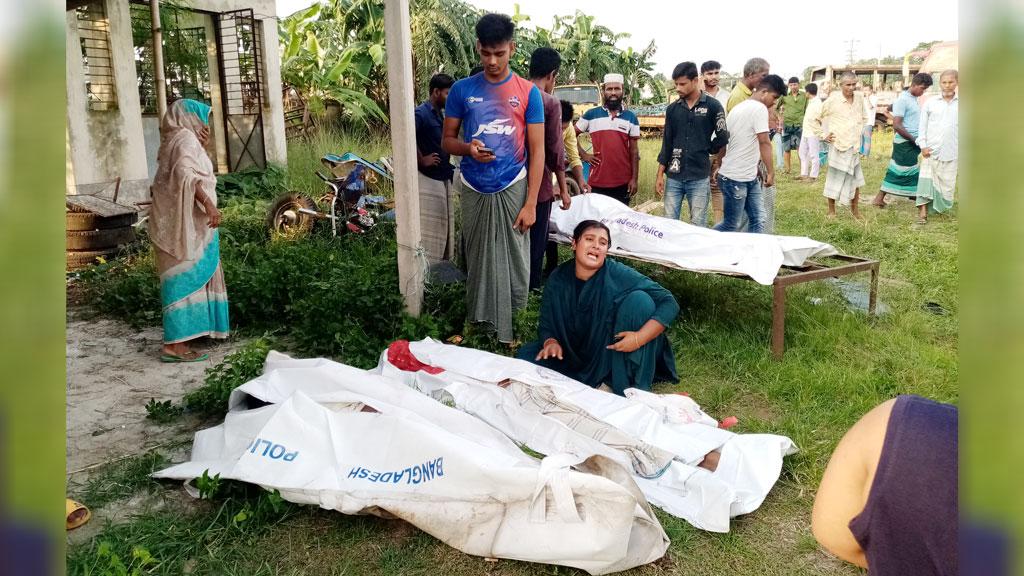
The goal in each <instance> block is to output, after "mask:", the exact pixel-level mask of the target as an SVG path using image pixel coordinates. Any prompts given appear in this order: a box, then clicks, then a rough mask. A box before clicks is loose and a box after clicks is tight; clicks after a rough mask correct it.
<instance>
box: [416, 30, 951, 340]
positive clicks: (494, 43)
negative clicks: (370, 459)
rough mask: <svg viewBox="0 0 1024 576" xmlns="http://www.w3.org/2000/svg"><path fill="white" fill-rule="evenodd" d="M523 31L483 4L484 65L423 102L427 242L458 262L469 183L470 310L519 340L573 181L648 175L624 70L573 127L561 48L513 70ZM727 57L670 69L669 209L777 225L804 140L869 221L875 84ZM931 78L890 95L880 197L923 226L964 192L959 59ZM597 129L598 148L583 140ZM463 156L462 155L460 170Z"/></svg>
mask: <svg viewBox="0 0 1024 576" xmlns="http://www.w3.org/2000/svg"><path fill="white" fill-rule="evenodd" d="M514 32H515V26H514V23H513V22H512V20H511V19H510V18H509V17H507V16H505V15H502V14H487V15H485V16H483V17H481V19H480V20H479V21H478V23H477V25H476V35H477V51H478V54H479V56H480V64H481V66H480V67H478V69H479V71H477V70H474V73H473V74H472V75H471V76H469V77H467V78H463V79H461V80H458V81H455V80H454V79H453V78H451V77H450V76H448V75H445V74H437V75H435V76H434V77H433V78H432V79H431V80H430V85H429V91H430V93H429V98H428V100H427V101H426V102H424V103H423V104H422V105H420V106H419V107H418V108H417V109H416V112H415V119H416V144H417V154H418V159H419V171H420V178H419V179H420V183H419V184H420V186H419V187H420V194H421V200H420V203H421V231H422V237H423V247H424V250H425V252H426V254H427V257H428V260H430V261H431V262H432V263H433V262H438V261H442V260H450V259H452V257H453V254H454V253H455V252H456V246H455V239H454V238H455V236H454V228H455V226H454V222H455V213H454V212H455V210H454V206H455V203H454V202H453V198H454V195H457V196H458V199H459V205H460V206H461V223H462V227H461V229H462V235H461V239H460V249H459V250H458V251H459V252H460V253H461V255H462V256H464V262H465V266H466V270H467V304H468V313H469V319H470V321H473V322H485V323H488V324H490V325H491V327H493V328H494V330H495V331H496V333H497V337H498V339H499V340H500V341H502V342H512V340H513V334H512V318H513V314H514V313H515V311H516V310H518V309H520V308H522V307H524V306H525V304H526V300H527V296H528V293H529V290H531V289H534V290H535V289H538V288H540V286H541V284H542V280H543V278H544V277H546V275H547V274H548V273H550V272H551V270H552V269H553V268H554V266H555V265H557V263H558V262H557V250H556V247H555V246H554V244H553V243H551V242H549V241H548V239H547V232H548V226H547V225H548V220H549V218H550V215H551V211H552V210H553V209H555V208H553V207H554V206H555V205H556V204H557V206H558V207H559V208H560V209H563V210H564V209H568V207H569V206H570V204H571V202H572V198H571V196H570V194H569V192H568V187H567V181H568V179H572V180H573V181H575V183H576V187H578V188H579V189H580V191H581V192H583V193H588V192H592V193H596V194H603V195H606V196H609V197H611V198H615V199H616V200H618V201H620V202H622V203H624V204H626V205H628V204H629V203H630V201H631V199H632V198H633V197H634V196H635V195H636V194H637V191H638V186H639V175H640V152H639V145H638V144H639V139H640V123H639V121H638V119H637V116H636V115H635V114H634V113H633V112H632V111H631V110H629V109H628V108H626V106H625V103H624V101H623V97H624V89H625V86H624V78H623V76H622V75H621V74H616V73H610V74H607V75H605V77H604V79H603V80H604V82H603V84H602V104H601V105H600V106H597V107H594V108H591V109H590V110H587V111H586V112H585V113H584V114H583V115H582V116H581V117H580V118H579V119H578V120H577V121H576V123H575V124H573V123H572V120H573V109H572V105H571V104H569V103H568V102H565V101H559V100H558V99H557V98H556V97H555V96H553V92H554V88H555V82H556V78H557V76H558V72H559V70H560V67H561V57H560V55H559V53H558V52H557V51H556V50H554V49H552V48H547V47H544V48H538V49H537V50H535V51H534V52H533V53H532V54H531V55H530V69H529V78H528V79H526V78H521V77H519V76H518V75H516V74H515V73H513V72H512V71H511V69H510V67H509V60H510V58H511V57H512V55H513V54H514V52H515V50H516V46H515V42H514V41H513V37H514ZM721 68H722V66H721V64H719V63H718V62H716V61H713V60H709V61H707V62H704V63H703V64H701V66H700V67H699V69H698V66H697V65H696V63H694V62H682V63H680V64H678V65H677V66H676V67H675V68H674V69H673V71H672V81H673V83H674V84H675V89H676V93H677V94H678V96H679V98H678V99H677V100H675V101H674V102H672V103H671V104H670V105H669V106H668V108H667V109H666V112H665V128H664V133H663V137H662V145H661V149H660V151H659V153H658V156H657V164H658V168H657V176H656V178H655V192H656V193H657V195H658V196H659V197H660V198H662V199H663V201H664V210H665V216H666V217H668V218H674V219H677V218H679V216H680V212H681V209H682V205H683V202H684V200H685V203H686V204H687V206H688V209H689V222H690V223H691V224H693V225H696V226H710V225H713V227H714V229H715V230H720V231H744V232H751V233H768V234H771V233H774V221H775V196H776V188H775V183H776V170H777V169H782V170H784V171H785V173H787V174H789V173H791V172H792V159H791V153H792V152H793V151H794V150H796V151H797V155H798V156H799V163H800V171H799V175H798V176H795V179H796V180H800V181H805V182H806V181H815V180H817V178H818V176H819V173H820V170H821V167H822V163H823V162H825V164H826V166H827V168H826V174H825V182H824V189H823V195H824V196H825V198H826V203H827V211H826V217H827V218H835V217H836V204H837V203H838V204H840V205H843V206H849V208H850V212H851V214H852V215H853V217H854V218H856V219H862V216H861V214H860V212H859V209H858V202H859V199H860V191H861V188H862V187H863V186H864V185H865V180H864V173H863V170H862V168H861V158H862V157H867V156H869V155H870V151H871V136H872V128H873V126H874V122H875V106H876V101H875V99H874V96H873V95H872V94H871V88H870V87H867V86H866V87H864V88H863V89H862V90H858V89H857V86H858V78H857V76H856V75H855V74H853V73H850V72H847V73H844V74H843V75H842V76H841V77H840V78H839V79H838V81H837V88H838V90H833V91H832V92H831V94H828V93H827V89H828V88H829V87H827V86H826V87H824V89H823V90H822V92H825V94H822V95H819V90H818V88H819V87H818V86H817V85H816V84H814V83H809V84H807V85H806V86H804V87H803V89H802V90H801V86H800V81H799V79H798V78H796V77H791V78H789V80H788V82H784V81H783V79H782V78H781V77H780V76H778V75H775V74H770V67H769V64H768V62H767V61H765V60H764V59H762V58H751V59H750V60H748V61H747V62H746V64H745V65H744V67H743V77H742V78H741V79H740V80H739V81H738V82H737V83H736V85H735V86H734V87H733V89H732V91H729V90H726V89H725V88H723V87H721V86H720V73H721ZM931 83H932V80H931V76H929V75H927V74H917V75H915V76H914V78H913V81H912V83H911V86H910V87H909V88H908V89H907V90H905V91H904V92H903V93H902V94H900V96H899V98H898V100H897V101H896V102H895V104H894V105H893V108H892V115H893V118H894V121H893V127H894V130H895V132H896V135H895V138H894V145H893V153H892V158H891V160H890V162H889V166H888V170H887V172H886V176H885V180H884V181H883V183H882V185H881V188H880V190H879V192H878V195H877V196H876V197H875V199H874V201H873V204H875V205H876V206H879V207H884V206H885V205H886V204H885V198H886V196H887V195H899V196H907V197H912V198H915V199H916V205H917V206H918V207H919V217H918V223H919V224H924V223H926V222H927V214H928V213H929V212H933V213H934V212H943V211H946V210H948V209H949V207H950V206H951V205H952V200H953V189H954V186H955V181H956V170H957V137H958V132H957V131H958V119H957V107H958V100H957V96H956V88H957V72H956V71H955V70H948V71H946V72H943V73H942V75H941V79H940V87H941V92H942V94H941V97H940V98H931V99H930V100H929V101H928V102H927V103H926V105H925V106H924V107H923V109H922V108H921V107H919V105H918V98H919V97H920V96H921V95H922V93H923V92H924V91H925V90H926V89H927V88H928V87H929V86H930V85H931ZM819 96H820V97H819ZM584 133H585V134H587V135H588V136H589V140H590V142H591V144H592V149H591V150H585V149H584V148H583V146H582V145H581V143H580V141H579V139H578V138H577V137H578V136H579V135H581V134H584ZM451 156H459V157H461V158H462V160H461V162H460V163H459V167H458V169H457V170H456V169H455V168H454V167H453V165H452V163H451V160H450V158H451ZM919 156H920V157H921V158H922V160H921V161H920V164H919V159H918V158H919ZM584 162H586V163H589V167H590V174H589V177H587V178H584V170H583V166H584ZM709 207H710V209H711V214H710V216H711V220H710V221H709ZM545 257H546V258H547V265H546V266H545V264H544V260H545Z"/></svg>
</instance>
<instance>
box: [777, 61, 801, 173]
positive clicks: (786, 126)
mask: <svg viewBox="0 0 1024 576" xmlns="http://www.w3.org/2000/svg"><path fill="white" fill-rule="evenodd" d="M776 109H777V110H779V111H780V112H781V113H782V150H783V154H782V157H783V159H784V160H785V164H786V174H789V168H790V159H789V157H790V155H789V153H790V151H792V150H800V136H801V132H802V130H803V125H804V112H806V111H807V95H806V94H804V93H803V92H801V91H800V80H799V79H798V78H797V77H796V76H793V77H792V78H790V79H789V94H786V95H785V96H783V97H782V98H779V103H778V104H776Z"/></svg>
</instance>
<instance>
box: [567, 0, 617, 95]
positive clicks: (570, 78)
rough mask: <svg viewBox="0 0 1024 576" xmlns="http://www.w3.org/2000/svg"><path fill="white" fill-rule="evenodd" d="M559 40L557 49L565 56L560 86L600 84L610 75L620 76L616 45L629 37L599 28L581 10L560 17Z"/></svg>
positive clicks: (599, 26) (591, 17) (603, 27)
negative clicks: (562, 84) (616, 74)
mask: <svg viewBox="0 0 1024 576" xmlns="http://www.w3.org/2000/svg"><path fill="white" fill-rule="evenodd" d="M554 32H555V33H557V39H556V40H555V41H554V43H553V45H554V47H555V48H556V49H558V51H559V52H561V54H562V62H563V63H562V71H561V72H560V74H559V82H561V83H576V82H600V81H601V79H602V78H603V77H604V75H605V74H607V73H608V72H618V70H615V68H616V65H617V63H618V62H617V54H618V52H619V50H618V49H617V48H616V47H615V43H616V42H618V41H619V40H621V39H623V38H628V37H629V34H625V33H623V34H616V33H615V32H612V30H611V29H610V28H608V27H606V26H601V25H598V24H595V22H594V17H593V16H588V15H586V14H584V13H583V12H582V11H580V10H577V11H576V14H575V15H574V16H556V17H555V29H554Z"/></svg>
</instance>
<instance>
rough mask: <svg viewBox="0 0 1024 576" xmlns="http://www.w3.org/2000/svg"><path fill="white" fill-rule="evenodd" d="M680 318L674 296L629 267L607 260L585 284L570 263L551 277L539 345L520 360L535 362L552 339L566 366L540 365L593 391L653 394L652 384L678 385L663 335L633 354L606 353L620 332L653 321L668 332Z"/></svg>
mask: <svg viewBox="0 0 1024 576" xmlns="http://www.w3.org/2000/svg"><path fill="white" fill-rule="evenodd" d="M678 313H679V305H678V304H677V303H676V300H675V298H674V297H673V296H672V293H671V292H669V291H668V290H666V289H664V288H662V287H661V286H660V285H659V284H658V283H657V282H654V281H653V280H651V279H650V278H648V277H646V276H644V275H643V274H641V273H639V272H637V271H636V270H634V269H632V268H630V267H629V266H626V265H625V264H621V263H619V262H617V261H615V260H613V259H611V258H609V259H608V260H606V261H605V264H604V266H602V267H601V269H600V270H598V271H597V273H595V274H594V275H593V276H592V277H591V278H590V279H589V280H587V281H586V282H582V281H580V280H578V279H577V278H576V262H575V261H574V260H570V261H569V262H566V263H564V264H562V265H561V266H559V267H558V268H556V269H555V271H554V272H552V273H551V276H550V277H549V278H548V281H547V283H546V285H545V287H544V297H543V300H542V303H541V314H540V329H539V336H540V338H539V340H538V341H536V342H532V343H530V344H527V345H525V346H523V347H522V348H521V349H520V351H519V353H518V354H517V356H519V357H520V358H522V359H524V360H529V361H534V358H535V357H536V355H537V353H538V352H539V351H540V349H541V347H542V346H543V344H544V342H545V341H546V340H547V339H548V338H554V339H556V340H558V343H559V344H560V345H561V346H562V352H563V360H557V359H549V360H544V361H540V362H538V363H539V364H541V365H543V366H546V367H548V368H551V369H553V370H556V371H558V372H560V373H562V374H565V375H566V376H568V377H570V378H573V379H575V380H578V381H580V382H583V383H585V384H588V385H590V386H595V387H596V386H598V385H600V384H602V383H604V384H608V385H609V386H611V388H612V389H613V390H614V391H615V392H616V393H618V394H622V392H623V390H625V389H626V388H630V387H633V388H640V389H644V390H649V389H650V388H651V384H652V382H654V381H660V380H669V381H672V382H675V381H676V380H677V379H678V376H677V375H676V366H675V357H674V356H673V354H672V347H671V345H670V344H669V341H668V338H666V337H665V334H664V333H662V334H661V335H660V336H658V337H657V338H655V339H654V340H652V341H651V342H649V343H647V344H646V345H644V346H642V347H640V349H638V350H636V351H634V352H630V353H623V352H615V351H613V350H608V349H607V348H606V347H607V346H608V345H609V344H611V343H612V342H614V337H615V334H616V333H618V332H621V331H624V330H638V329H639V328H640V327H641V326H643V324H645V323H646V322H647V321H648V320H650V319H652V318H653V319H654V320H657V321H658V322H660V323H661V324H662V325H664V326H665V327H668V326H670V325H671V324H672V321H673V320H675V317H676V315H677V314H678Z"/></svg>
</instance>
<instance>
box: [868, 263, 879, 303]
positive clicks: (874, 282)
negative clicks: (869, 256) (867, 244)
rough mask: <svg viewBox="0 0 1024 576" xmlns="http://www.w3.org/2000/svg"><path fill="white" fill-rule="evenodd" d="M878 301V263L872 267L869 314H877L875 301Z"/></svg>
mask: <svg viewBox="0 0 1024 576" xmlns="http://www.w3.org/2000/svg"><path fill="white" fill-rule="evenodd" d="M877 301H878V264H875V266H874V267H873V268H872V269H871V291H870V292H868V316H874V315H875V302H877Z"/></svg>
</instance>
